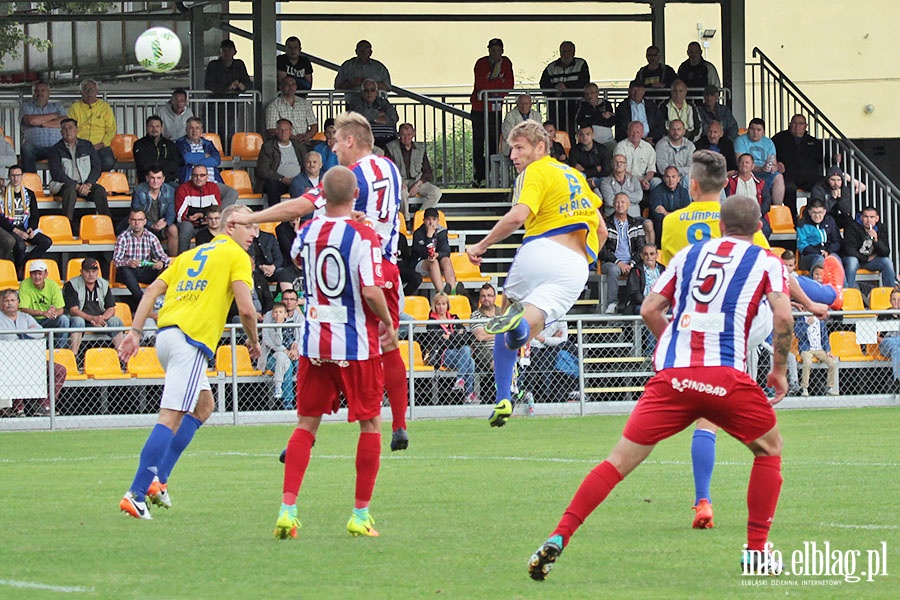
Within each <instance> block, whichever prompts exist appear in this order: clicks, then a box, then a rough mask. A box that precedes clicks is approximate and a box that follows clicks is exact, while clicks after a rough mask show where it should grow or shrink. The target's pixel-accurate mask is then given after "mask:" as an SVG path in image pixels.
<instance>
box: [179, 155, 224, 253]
mask: <svg viewBox="0 0 900 600" xmlns="http://www.w3.org/2000/svg"><path fill="white" fill-rule="evenodd" d="M208 177H209V176H208V175H207V170H206V167H205V166H203V165H196V166H194V167H192V168H191V179H190V181H185V182H184V183H182V184H181V185H180V186H178V189H177V190H176V191H175V225H176V227H177V228H178V254H181V253H182V252H184V251H185V250H187V249H188V248H190V246H191V239H192V238H193V237H194V236H195V235H196V234H197V233H198V232H199V231H200V229H201V228H202V227H203V226H204V225H206V220H205V212H206V208H207V207H208V206H212V205H213V204H215V205H218V206H222V200H221V198H222V197H221V196H220V194H219V186H218V185H216V184H215V183H213V182H211V181H208Z"/></svg>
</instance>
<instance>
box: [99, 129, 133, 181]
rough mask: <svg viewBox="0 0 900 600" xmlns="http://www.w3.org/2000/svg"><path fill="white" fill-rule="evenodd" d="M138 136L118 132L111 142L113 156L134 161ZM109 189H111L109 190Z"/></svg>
mask: <svg viewBox="0 0 900 600" xmlns="http://www.w3.org/2000/svg"><path fill="white" fill-rule="evenodd" d="M137 139H138V137H137V136H136V135H134V134H133V133H117V134H116V135H115V136H113V139H112V141H111V142H110V143H109V147H110V149H112V152H113V156H115V157H116V160H118V161H122V162H134V143H135V142H136V141H137ZM107 191H109V190H107Z"/></svg>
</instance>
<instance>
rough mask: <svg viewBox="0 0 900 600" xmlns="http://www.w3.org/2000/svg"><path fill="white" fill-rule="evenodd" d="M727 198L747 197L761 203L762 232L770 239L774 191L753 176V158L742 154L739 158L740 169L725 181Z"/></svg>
mask: <svg viewBox="0 0 900 600" xmlns="http://www.w3.org/2000/svg"><path fill="white" fill-rule="evenodd" d="M725 195H726V196H735V195H737V196H747V197H748V198H756V201H757V202H759V213H760V215H761V216H762V232H763V235H764V236H766V239H769V236H770V235H772V227H771V226H770V225H769V218H768V216H767V215H768V214H769V210H771V208H772V191H771V190H770V189H769V186H767V185H766V184H765V182H764V181H762V180H761V179H757V178H756V176H755V175H754V174H753V157H752V156H750V155H749V154H741V155H740V156H739V157H738V168H737V172H735V174H734V175H730V176H729V177H728V179H727V180H726V181H725Z"/></svg>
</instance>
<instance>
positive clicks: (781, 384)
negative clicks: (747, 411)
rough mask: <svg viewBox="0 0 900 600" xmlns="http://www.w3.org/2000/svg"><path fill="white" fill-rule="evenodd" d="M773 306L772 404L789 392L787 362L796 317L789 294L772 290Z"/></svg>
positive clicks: (770, 298) (769, 295)
mask: <svg viewBox="0 0 900 600" xmlns="http://www.w3.org/2000/svg"><path fill="white" fill-rule="evenodd" d="M768 299H769V305H770V306H771V307H772V329H773V331H772V349H773V353H772V371H771V372H770V373H769V377H768V384H769V386H770V387H772V388H774V389H775V397H774V398H772V400H770V401H769V403H770V404H773V405H774V404H777V403H779V402H781V400H782V399H783V398H784V396H785V395H786V394H787V387H788V386H787V363H788V353H789V352H790V351H791V340H792V339H793V336H794V333H793V330H794V317H793V315H792V314H791V299H790V297H789V296H788V295H787V294H784V293H781V292H772V293H770V294H768Z"/></svg>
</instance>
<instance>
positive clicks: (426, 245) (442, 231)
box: [412, 208, 466, 295]
mask: <svg viewBox="0 0 900 600" xmlns="http://www.w3.org/2000/svg"><path fill="white" fill-rule="evenodd" d="M438 217H439V215H438V211H437V209H436V208H426V209H425V215H424V217H423V219H422V224H421V225H419V228H418V229H416V230H415V231H414V232H413V243H412V252H413V257H414V258H415V259H417V261H418V262H417V264H416V270H417V271H418V272H419V273H420V274H422V275H427V276H429V277H431V282H432V283H433V284H434V289H436V290H441V289H443V290H444V293H445V294H450V293H454V292H455V293H456V294H459V295H463V294H465V293H466V287H465V286H464V285H463V283H462V282H461V281H460V282H457V281H456V272H455V271H454V270H453V262H451V260H450V242H449V241H448V239H447V229H446V228H444V227H443V226H441V224H440V222H439V221H438ZM442 275H443V276H442ZM442 281H443V282H444V285H443V286H441V282H442Z"/></svg>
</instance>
